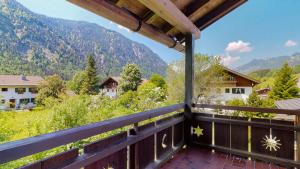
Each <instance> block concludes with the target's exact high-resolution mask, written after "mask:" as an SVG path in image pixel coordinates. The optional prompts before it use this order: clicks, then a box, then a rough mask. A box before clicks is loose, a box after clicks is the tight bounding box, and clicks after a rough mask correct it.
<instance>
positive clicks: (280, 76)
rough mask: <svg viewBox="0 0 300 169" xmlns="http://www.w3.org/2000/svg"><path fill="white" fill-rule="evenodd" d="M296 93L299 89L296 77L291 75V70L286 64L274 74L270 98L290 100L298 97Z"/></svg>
mask: <svg viewBox="0 0 300 169" xmlns="http://www.w3.org/2000/svg"><path fill="white" fill-rule="evenodd" d="M298 92H299V88H298V87H297V79H296V76H295V75H293V69H292V68H291V67H290V66H289V65H288V63H285V64H284V65H283V66H282V68H281V69H280V70H279V71H278V72H277V74H276V77H275V83H274V86H273V88H272V91H271V92H270V98H271V99H274V100H283V99H292V98H295V97H298Z"/></svg>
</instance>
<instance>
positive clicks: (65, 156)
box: [21, 149, 78, 169]
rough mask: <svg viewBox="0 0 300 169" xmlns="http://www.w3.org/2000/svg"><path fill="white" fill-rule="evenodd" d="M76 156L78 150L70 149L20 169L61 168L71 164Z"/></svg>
mask: <svg viewBox="0 0 300 169" xmlns="http://www.w3.org/2000/svg"><path fill="white" fill-rule="evenodd" d="M77 156H78V149H71V150H69V151H66V152H63V153H60V154H57V155H55V156H52V157H48V158H46V159H44V160H41V161H38V162H35V163H32V164H29V165H26V166H23V167H21V169H55V168H62V167H64V166H66V165H68V164H71V163H72V162H73V161H74V160H75V159H76V158H77Z"/></svg>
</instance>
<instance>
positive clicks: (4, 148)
mask: <svg viewBox="0 0 300 169" xmlns="http://www.w3.org/2000/svg"><path fill="white" fill-rule="evenodd" d="M184 108H186V106H185V104H176V105H172V106H167V107H163V108H159V109H154V110H149V111H145V112H141V113H137V114H132V115H129V116H124V117H119V118H114V119H110V120H106V121H102V122H99V123H94V124H89V125H86V126H81V127H77V128H72V129H66V130H63V131H58V132H54V133H50V134H45V135H40V136H36V137H32V138H27V139H24V140H19V141H15V142H10V143H5V144H2V145H0V164H2V163H6V162H10V161H14V160H17V159H19V158H22V157H26V156H29V155H33V154H36V153H39V152H42V151H45V150H49V149H52V148H55V147H58V146H62V145H66V144H69V143H73V142H76V141H79V140H82V139H85V138H89V137H92V136H95V135H99V134H102V133H106V132H109V131H112V130H115V129H119V128H122V127H125V126H131V127H130V128H129V130H128V131H123V132H120V133H118V134H115V135H112V136H110V137H107V138H103V139H101V140H98V141H95V142H92V143H89V144H87V145H85V146H84V147H83V150H79V148H73V149H70V150H68V151H66V152H62V153H60V154H57V155H55V156H52V157H48V158H46V159H43V160H41V161H37V162H35V163H32V164H28V165H26V166H23V168H25V169H33V168H34V169H52V168H66V169H73V168H81V167H84V168H86V169H94V168H105V169H108V168H114V169H127V168H159V167H160V166H161V165H162V164H163V163H165V162H166V161H167V160H169V159H170V158H171V157H172V156H173V155H175V154H176V152H177V151H179V150H180V149H181V148H182V146H183V145H184V144H186V143H187V141H190V142H191V144H189V146H191V148H193V147H192V146H197V147H208V148H210V149H212V150H215V151H221V152H224V153H228V154H234V155H238V156H242V157H245V158H251V159H256V160H261V161H265V162H271V163H274V164H278V165H281V166H285V167H298V168H300V163H299V162H298V161H297V160H296V158H297V157H296V154H297V151H298V150H295V148H294V143H296V144H297V145H298V144H299V142H298V140H297V136H299V134H298V133H299V132H300V127H299V126H298V124H296V123H295V121H286V120H275V119H258V118H252V119H249V118H246V117H235V116H230V115H224V114H222V112H224V111H225V110H226V111H229V112H232V111H247V112H263V113H273V114H288V115H298V114H299V111H296V110H283V109H268V108H253V107H235V106H222V105H207V104H194V105H193V110H192V111H191V112H190V116H189V118H188V119H187V118H186V116H184V114H183V113H182V111H183V109H184ZM174 112H176V113H174ZM206 112H208V113H206ZM215 112H218V113H215ZM220 112H221V113H220ZM170 113H174V114H170ZM162 115H163V116H162ZM153 118H155V119H154V120H153V122H149V123H145V124H144V125H140V124H141V122H143V121H145V120H148V119H153ZM186 123H190V124H189V125H186ZM186 126H191V127H192V128H185V127H186ZM197 128H198V129H200V130H201V132H200V133H198V134H199V135H197V133H195V132H189V131H194V130H195V129H197ZM187 131H188V133H186V132H187ZM270 135H272V137H276V140H279V141H278V143H279V144H280V145H279V144H278V148H277V150H276V151H275V150H273V149H272V151H270V149H266V148H265V146H264V145H263V139H264V138H265V137H266V136H267V137H270ZM186 137H190V138H186ZM79 152H80V153H79Z"/></svg>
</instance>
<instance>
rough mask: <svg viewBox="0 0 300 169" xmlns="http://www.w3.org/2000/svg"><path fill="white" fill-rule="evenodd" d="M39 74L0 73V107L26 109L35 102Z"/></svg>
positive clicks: (39, 79) (39, 80) (40, 78)
mask: <svg viewBox="0 0 300 169" xmlns="http://www.w3.org/2000/svg"><path fill="white" fill-rule="evenodd" d="M41 81H43V78H42V77H40V76H23V75H0V109H2V110H3V109H26V108H32V107H34V106H35V104H36V100H35V98H36V95H37V92H38V91H37V86H38V84H39V83H40V82H41Z"/></svg>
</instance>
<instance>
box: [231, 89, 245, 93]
mask: <svg viewBox="0 0 300 169" xmlns="http://www.w3.org/2000/svg"><path fill="white" fill-rule="evenodd" d="M232 93H233V94H245V89H244V88H232Z"/></svg>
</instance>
